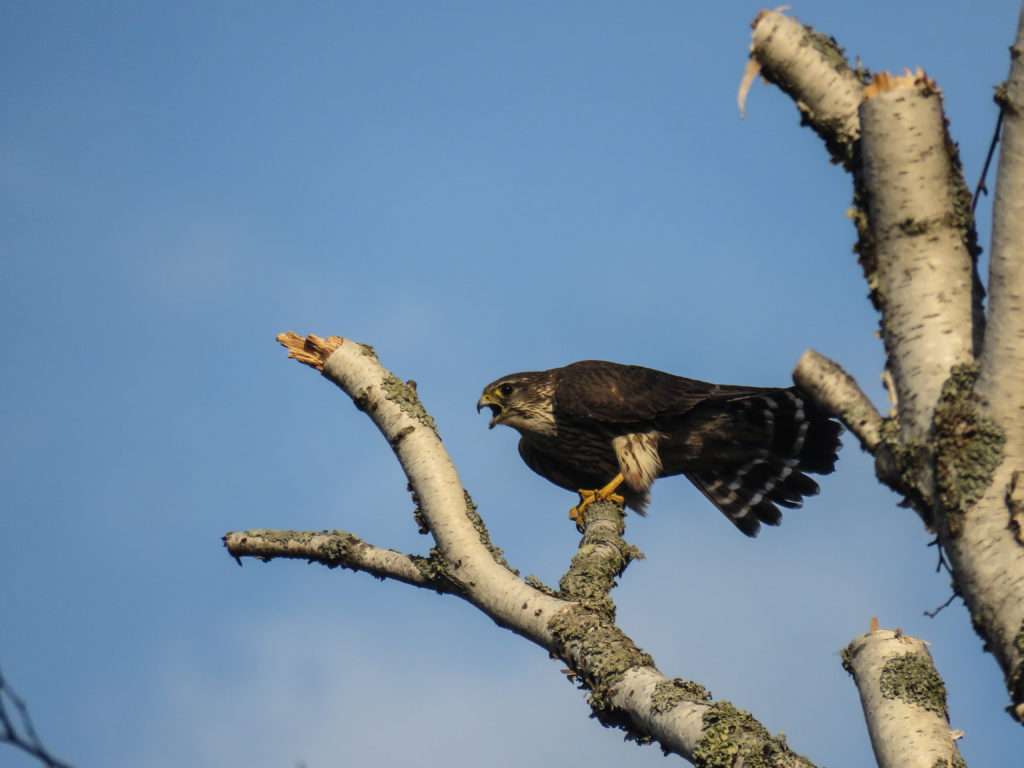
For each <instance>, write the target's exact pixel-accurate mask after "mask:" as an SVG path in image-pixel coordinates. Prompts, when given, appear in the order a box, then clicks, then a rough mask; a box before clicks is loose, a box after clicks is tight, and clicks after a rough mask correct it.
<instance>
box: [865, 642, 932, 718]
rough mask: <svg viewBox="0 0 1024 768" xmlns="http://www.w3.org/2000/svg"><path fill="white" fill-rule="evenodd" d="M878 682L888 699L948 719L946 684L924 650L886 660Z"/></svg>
mask: <svg viewBox="0 0 1024 768" xmlns="http://www.w3.org/2000/svg"><path fill="white" fill-rule="evenodd" d="M878 685H879V690H880V691H881V692H882V695H883V696H885V697H886V698H887V699H900V700H901V701H905V702H908V703H910V704H916V705H917V706H919V707H923V708H924V709H927V710H928V711H929V712H935V713H936V714H938V715H941V716H942V717H945V718H947V719H948V718H949V711H948V710H947V709H946V686H945V684H943V682H942V678H941V677H939V673H938V672H936V671H935V666H934V665H933V664H932V661H931V659H930V658H929V657H928V655H927V654H925V653H919V652H915V653H906V654H903V655H902V656H894V657H892V658H891V659H889V660H888V661H887V662H885V666H884V667H883V668H882V677H881V680H880V681H879V684H878Z"/></svg>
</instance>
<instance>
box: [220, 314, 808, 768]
mask: <svg viewBox="0 0 1024 768" xmlns="http://www.w3.org/2000/svg"><path fill="white" fill-rule="evenodd" d="M278 340H279V341H280V342H281V343H282V344H283V345H284V346H286V347H288V349H289V356H290V357H293V358H295V359H296V360H299V361H300V362H302V363H303V364H305V365H309V366H310V367H312V368H314V369H316V370H319V371H321V372H322V373H323V375H324V376H325V377H327V378H328V379H330V380H331V381H332V382H334V383H335V384H337V385H338V386H339V387H341V388H342V389H343V390H344V391H345V392H346V393H347V394H348V395H349V396H350V397H351V398H352V400H353V402H354V403H355V404H356V405H357V406H358V407H359V409H360V410H362V411H363V412H365V413H366V414H367V415H368V416H369V417H370V418H371V419H372V420H373V422H374V423H375V424H376V425H377V427H378V429H379V430H380V431H381V433H382V435H383V436H384V437H385V439H387V441H388V443H389V445H390V446H391V449H392V451H393V452H394V453H395V456H396V457H397V458H398V460H399V462H400V463H401V465H402V467H403V469H404V470H405V472H406V476H407V478H408V479H409V484H410V486H411V487H412V488H413V491H414V494H415V498H416V500H417V502H418V505H419V507H418V510H417V519H418V520H419V521H420V523H421V524H422V526H423V527H424V528H425V529H426V530H427V532H429V533H430V535H431V536H432V537H433V539H434V542H435V544H436V547H435V548H434V549H433V550H432V553H431V555H430V556H429V557H420V556H417V555H406V554H402V553H399V552H394V551H391V550H387V549H382V548H380V547H376V546H372V545H370V544H367V543H365V542H363V541H361V540H360V539H358V538H357V537H356V536H355V535H353V534H350V533H346V532H343V531H334V532H322V531H321V532H302V531H266V530H254V531H245V532H234V533H229V534H227V535H226V536H225V537H224V541H225V544H226V546H227V547H228V550H229V552H230V553H231V554H232V555H234V556H235V557H239V558H240V557H254V558H257V559H260V560H270V559H274V558H279V557H283V558H302V559H307V560H310V561H313V562H319V563H323V564H325V565H328V566H342V567H346V568H351V569H354V570H360V571H365V572H367V573H371V574H372V575H374V576H377V577H380V578H394V579H397V580H399V581H403V582H404V583H406V584H410V585H413V586H418V587H423V588H428V589H433V590H436V591H438V592H443V593H449V594H453V595H455V596H458V597H461V598H462V599H465V600H467V601H469V602H471V603H472V604H473V605H475V606H477V607H478V608H479V609H480V610H481V611H483V612H484V613H485V614H487V615H488V616H490V617H491V618H492V619H493V620H494V621H495V622H496V623H497V624H499V625H501V626H503V627H506V628H507V629H510V630H512V631H513V632H516V633H518V634H520V635H522V636H524V637H527V638H529V639H530V640H532V641H533V642H535V643H536V644H538V645H540V646H541V647H543V648H545V649H546V650H547V651H548V652H549V653H551V654H552V655H554V656H556V657H558V658H559V659H561V660H562V661H563V662H564V663H565V664H566V666H567V667H568V668H569V672H570V677H571V678H572V679H573V680H575V681H576V682H577V683H578V684H579V685H580V686H581V687H582V688H584V689H585V690H587V691H588V692H589V694H590V697H589V703H590V705H591V709H592V711H593V714H594V716H596V717H597V719H598V720H600V721H601V722H602V723H603V724H605V725H608V726H614V727H619V728H622V729H623V730H625V731H626V733H627V737H628V738H632V739H634V740H636V741H638V742H642V743H644V742H649V741H656V742H658V743H659V744H660V746H661V748H662V749H663V750H664V751H665V752H666V753H669V752H672V753H676V754H678V755H680V756H682V757H684V758H686V759H687V760H690V761H691V762H696V763H698V764H710V765H733V764H735V765H744V764H756V763H755V761H756V760H761V761H763V760H764V759H765V758H768V759H769V760H770V763H771V764H772V765H776V766H780V768H786V767H792V768H813V764H812V763H811V762H810V761H808V760H807V759H806V758H804V757H802V756H800V755H798V754H796V753H795V752H793V751H792V750H791V749H790V748H789V747H788V746H787V745H786V743H785V740H784V739H783V738H780V737H774V736H772V735H771V734H770V733H768V731H767V730H766V729H765V728H764V726H762V725H761V724H760V723H758V722H757V720H755V719H754V718H753V717H752V716H751V715H749V714H748V713H746V712H743V711H742V710H739V709H736V708H735V707H733V706H732V705H731V704H730V703H729V702H727V701H718V702H711V700H710V698H711V697H710V694H709V693H708V692H707V691H706V690H705V689H704V688H703V687H702V686H701V685H699V684H697V683H693V682H688V681H684V680H681V679H674V680H670V679H667V678H665V677H664V675H662V674H661V672H659V671H658V669H657V668H656V667H655V666H654V660H653V659H652V658H651V657H650V656H649V655H647V654H646V653H644V652H643V651H642V650H641V649H640V648H639V647H638V646H637V645H636V644H635V643H634V642H633V640H632V639H631V638H629V637H628V636H627V635H626V634H625V633H624V632H622V630H621V629H619V627H618V626H617V625H616V624H615V620H614V616H615V606H614V603H613V601H612V598H611V596H610V594H609V593H610V591H611V589H612V587H613V586H614V585H615V581H616V579H617V578H618V577H619V576H620V575H621V574H622V572H623V571H624V569H625V568H626V566H627V565H628V564H629V562H630V561H631V560H632V559H634V558H636V557H638V556H639V553H638V552H637V551H636V550H635V549H634V548H633V547H631V546H630V545H628V544H627V543H626V542H625V541H624V540H623V538H622V535H623V533H624V531H625V516H624V513H623V510H622V509H621V508H620V507H618V506H616V505H615V504H613V503H611V502H598V503H594V504H591V505H590V506H589V507H587V509H586V510H585V511H584V513H583V514H582V516H581V519H580V520H579V521H578V524H579V527H580V528H581V530H582V532H583V537H582V539H581V541H580V546H579V550H578V552H577V553H576V556H575V557H574V558H573V560H572V563H571V564H570V566H569V569H568V570H567V572H566V573H565V575H564V576H563V577H562V579H561V581H560V583H559V589H558V590H557V591H555V590H551V589H549V588H547V587H544V586H543V585H541V584H539V583H537V582H536V581H535V580H523V579H520V578H519V576H518V574H517V573H516V572H515V571H513V570H512V569H511V568H510V567H509V566H508V564H507V563H506V562H505V561H504V559H503V558H502V556H501V552H500V550H498V549H497V548H496V547H494V546H493V545H492V544H491V542H490V538H489V536H488V534H487V530H486V527H485V526H484V524H483V521H482V520H481V519H480V517H479V516H478V515H477V514H476V508H475V506H474V505H473V503H472V501H470V499H469V497H468V495H467V494H466V493H465V491H464V490H463V488H462V486H461V483H460V481H459V479H458V475H457V474H456V472H455V468H454V467H453V466H452V465H451V460H450V458H449V457H448V454H447V452H446V451H445V449H444V447H443V446H442V445H441V441H440V438H439V437H438V435H437V432H436V428H435V426H434V423H433V419H432V418H431V417H430V416H429V414H427V412H426V410H425V409H424V408H423V406H422V405H421V404H420V401H419V398H418V397H417V396H416V391H415V388H414V387H413V386H412V385H411V384H409V383H402V381H401V380H399V379H398V378H397V377H395V376H394V375H393V374H392V373H391V372H390V371H387V370H386V369H385V368H383V367H382V366H381V365H380V363H379V361H378V360H377V356H376V353H375V352H374V351H373V349H372V348H370V347H367V346H366V345H362V344H357V343H355V342H352V341H350V340H347V339H342V338H340V337H336V336H332V337H328V338H326V339H324V338H321V337H318V336H309V337H306V338H301V337H299V336H297V335H295V334H291V333H289V334H282V335H281V336H280V337H278Z"/></svg>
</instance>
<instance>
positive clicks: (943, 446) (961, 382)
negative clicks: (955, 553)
mask: <svg viewBox="0 0 1024 768" xmlns="http://www.w3.org/2000/svg"><path fill="white" fill-rule="evenodd" d="M977 378H978V365H977V364H976V363H965V364H963V365H957V366H954V367H953V369H952V370H951V371H950V376H949V378H948V379H947V380H946V382H945V384H943V386H942V394H941V395H940V396H939V402H938V405H937V406H936V407H935V420H934V425H935V450H936V456H935V479H936V483H937V485H938V488H939V500H940V501H941V502H942V505H943V506H944V507H945V508H946V509H947V510H948V511H949V512H952V513H962V512H965V511H967V510H968V509H969V508H970V507H971V506H973V505H974V504H975V503H977V501H978V500H979V499H980V498H981V497H982V495H983V494H984V493H985V490H986V489H987V488H988V487H989V485H991V483H992V478H993V476H994V475H995V470H996V469H997V468H998V467H999V465H1000V464H1002V462H1003V446H1004V445H1005V444H1006V435H1005V433H1004V432H1003V430H1002V428H1001V427H1000V426H999V425H998V424H996V422H995V421H994V420H992V419H991V418H989V417H988V416H987V415H985V412H984V405H985V403H984V402H983V401H982V399H981V398H980V397H979V396H978V395H977V394H975V392H974V383H975V381H976V380H977ZM956 530H957V525H956V521H955V520H953V519H951V521H950V531H951V532H952V533H956Z"/></svg>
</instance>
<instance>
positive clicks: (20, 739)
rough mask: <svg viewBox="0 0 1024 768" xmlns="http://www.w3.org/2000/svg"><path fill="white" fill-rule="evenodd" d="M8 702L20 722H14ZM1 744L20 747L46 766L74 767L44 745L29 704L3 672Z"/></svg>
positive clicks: (50, 767)
mask: <svg viewBox="0 0 1024 768" xmlns="http://www.w3.org/2000/svg"><path fill="white" fill-rule="evenodd" d="M8 702H10V704H11V706H12V707H13V708H14V710H15V711H16V712H17V713H18V714H17V719H18V720H19V721H20V723H16V722H14V719H13V718H12V716H11V713H10V712H8V711H7V704H8ZM0 744H10V745H11V746H12V747H16V748H18V749H20V750H21V751H22V752H25V753H26V754H28V755H31V756H32V757H34V758H36V759H37V760H38V761H39V762H40V763H42V764H43V765H45V766H46V768H72V766H71V764H70V763H65V762H63V761H61V760H58V759H57V758H56V757H54V756H53V755H51V754H50V752H49V750H48V749H46V747H44V746H43V743H42V741H40V739H39V735H38V734H37V733H36V729H35V726H34V725H32V718H31V716H29V713H28V706H27V705H26V704H25V702H24V700H23V699H22V698H21V697H20V696H18V694H16V693H15V692H14V691H13V690H11V687H10V686H9V685H7V682H6V681H5V680H4V676H3V673H2V672H0Z"/></svg>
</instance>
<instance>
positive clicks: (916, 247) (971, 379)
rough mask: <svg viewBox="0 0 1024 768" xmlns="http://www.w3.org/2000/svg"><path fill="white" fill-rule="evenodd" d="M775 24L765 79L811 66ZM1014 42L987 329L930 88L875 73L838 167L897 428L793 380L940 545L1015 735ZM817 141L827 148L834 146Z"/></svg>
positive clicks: (1020, 220)
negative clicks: (1001, 688)
mask: <svg viewBox="0 0 1024 768" xmlns="http://www.w3.org/2000/svg"><path fill="white" fill-rule="evenodd" d="M769 24H770V25H775V26H771V27H765V26H764V25H769ZM781 24H782V22H779V21H778V20H777V19H776V18H775V16H774V15H772V14H761V15H759V17H758V22H757V23H756V24H755V31H754V37H755V41H757V40H759V39H761V40H763V41H764V44H763V45H759V44H757V43H755V46H754V48H753V53H752V56H754V57H760V56H764V57H766V61H765V65H764V66H765V68H766V70H770V71H780V72H787V71H788V70H789V69H791V68H799V66H805V67H808V68H812V67H817V68H818V69H820V68H821V66H822V64H821V63H820V62H813V61H811V62H810V63H807V56H806V54H798V53H796V52H793V51H789V52H787V50H788V49H787V48H786V47H784V46H774V47H773V36H774V32H773V31H772V30H775V29H781V28H782V27H781V26H779V25H781ZM790 26H793V25H790ZM793 28H794V29H796V27H793ZM1022 30H1024V17H1022V22H1021V27H1020V29H1019V30H1018V34H1017V42H1016V43H1015V44H1014V46H1013V48H1012V49H1011V54H1012V63H1011V69H1010V78H1009V80H1008V82H1007V84H1006V86H1005V88H1003V89H1002V90H1001V93H1000V96H999V101H1000V103H1001V105H1002V106H1003V109H1004V122H1005V121H1012V123H1013V126H1012V128H1011V129H1009V130H1008V131H1007V134H1006V135H1005V137H1004V146H1003V150H1002V152H1001V154H1000V161H999V179H998V182H997V200H996V201H995V216H996V222H995V227H994V235H993V256H992V266H991V273H990V285H989V289H990V293H991V296H992V301H991V312H990V315H991V317H990V318H989V319H988V321H987V323H986V318H985V317H984V314H983V310H982V296H983V290H982V287H981V283H980V280H979V277H978V273H977V265H976V259H977V255H978V253H979V251H980V249H979V248H978V246H977V238H976V233H975V229H974V220H973V217H972V215H971V211H970V205H969V201H970V195H969V191H968V189H967V186H966V184H965V183H964V180H963V173H962V169H961V167H960V162H959V157H958V155H957V152H956V147H955V144H954V143H953V142H952V140H951V139H950V137H949V135H948V133H947V130H946V120H945V117H944V115H943V108H942V101H941V94H940V92H939V89H938V87H937V86H936V84H935V83H934V82H933V81H932V80H930V79H929V78H928V77H926V76H925V75H924V73H923V72H921V71H920V70H918V71H917V73H916V74H910V73H907V74H906V75H904V76H899V77H893V76H891V75H888V74H883V75H878V76H875V78H874V79H873V80H872V82H871V84H870V85H869V86H868V87H867V88H865V89H864V90H863V93H862V96H863V99H862V101H861V103H860V105H859V109H858V121H857V122H858V130H854V129H853V128H851V127H850V126H849V124H848V123H846V124H845V125H846V127H845V128H844V129H843V131H842V135H843V136H859V137H860V138H859V139H856V138H854V139H853V140H852V141H853V146H852V155H851V157H852V158H853V159H854V161H855V162H851V163H847V164H846V166H845V167H847V169H848V170H850V171H851V173H852V175H853V182H854V210H853V212H852V218H853V220H854V223H855V225H856V226H857V230H858V241H857V246H856V250H857V252H858V253H859V256H860V259H859V260H860V263H861V265H862V267H863V269H864V275H865V278H866V279H867V282H868V287H869V290H870V291H871V297H872V300H873V301H874V303H875V306H876V308H877V309H878V310H879V312H880V313H881V329H882V338H883V341H884V343H885V348H886V353H887V364H886V370H885V372H884V373H885V376H884V378H886V380H887V382H889V383H891V387H890V390H891V392H893V394H894V395H895V397H894V400H895V408H894V409H893V414H892V417H891V418H889V419H885V420H883V421H882V422H881V424H880V426H879V425H878V424H877V421H876V420H875V419H874V417H873V416H871V415H870V411H867V413H868V414H869V415H868V417H867V418H868V421H867V422H862V421H861V414H863V413H865V410H864V408H862V407H860V406H858V405H857V403H858V401H859V397H858V395H857V393H856V392H855V391H852V390H850V389H849V387H848V386H847V384H848V383H845V384H844V383H843V382H842V381H841V379H838V378H836V375H835V374H834V372H830V371H829V370H827V366H825V365H824V364H822V363H821V362H820V361H814V360H806V359H805V360H802V361H801V363H800V365H799V366H798V371H797V372H796V373H795V375H796V376H798V377H800V378H798V381H800V383H801V385H802V386H804V387H805V388H807V389H808V390H809V391H811V392H813V393H815V394H814V396H815V397H817V398H819V399H820V400H822V401H824V402H826V403H828V402H830V401H831V406H832V407H833V410H834V412H835V413H837V414H838V415H839V416H840V418H841V419H842V421H843V422H844V423H845V424H846V426H848V427H849V428H850V429H851V431H853V432H854V433H855V434H856V435H857V436H858V437H859V438H860V439H861V441H862V445H864V446H865V448H867V449H868V450H871V451H872V452H873V453H874V454H875V458H876V469H877V472H878V476H879V479H881V480H882V481H883V482H885V483H887V484H888V485H890V486H891V487H892V488H894V489H895V490H897V491H898V492H900V493H903V494H904V495H905V496H906V497H907V501H908V502H909V504H910V506H912V507H913V508H914V509H915V511H917V512H918V514H919V515H920V516H921V517H922V519H923V520H924V522H925V524H926V525H927V526H928V527H929V528H930V529H932V530H934V531H935V532H936V533H937V535H938V541H939V544H940V545H941V546H942V548H943V550H944V551H945V553H946V554H947V555H948V560H949V563H950V565H951V569H952V572H953V579H954V587H955V589H956V592H957V594H959V595H960V596H962V597H963V599H964V602H965V603H966V604H967V607H968V609H969V610H970V613H971V619H972V623H973V625H974V626H975V628H976V629H977V631H978V633H979V634H980V635H981V636H982V637H983V638H984V640H985V641H986V648H987V649H989V650H991V651H992V652H993V653H994V654H995V656H996V659H997V660H998V662H999V664H1000V666H1001V668H1002V670H1003V673H1004V675H1005V681H1006V687H1007V690H1008V692H1009V693H1010V698H1011V701H1012V705H1011V707H1010V711H1011V713H1012V714H1013V715H1014V716H1015V717H1016V718H1017V719H1018V720H1020V721H1021V722H1022V723H1024V386H1022V385H1021V382H1022V381H1024V343H1022V342H1024V202H1022V199H1021V196H1020V194H1019V190H1020V189H1021V188H1022V187H1024V127H1022V121H1021V119H1020V115H1021V111H1022V109H1024V63H1022V60H1021V58H1022V53H1024V31H1022ZM808 34H809V35H811V36H812V37H813V35H812V34H811V33H808ZM814 34H816V33H814ZM835 49H836V50H839V49H838V46H835ZM769 50H773V51H774V52H773V53H772V56H774V57H776V58H777V56H778V55H783V56H789V58H790V62H789V64H780V63H779V62H778V61H776V59H775V58H771V60H770V61H769V60H768V58H767V57H768V55H769V54H768V53H767V52H768V51H769ZM812 58H813V57H812ZM801 62H804V63H803V64H801ZM807 80H808V78H801V77H798V76H790V77H788V78H787V79H786V84H785V85H783V86H782V87H783V89H784V90H785V91H786V93H788V94H789V95H790V96H791V97H792V98H793V99H794V100H795V101H796V102H797V105H798V107H799V108H800V109H801V111H803V110H804V106H803V105H804V104H806V103H808V102H809V100H812V99H814V98H819V97H818V96H817V95H816V93H815V88H814V87H813V86H812V85H809V84H807ZM832 87H833V88H835V89H836V100H837V101H843V100H845V99H847V98H848V96H847V87H846V86H845V85H836V84H833V85H832ZM815 130H818V132H819V133H822V131H821V130H820V129H819V128H818V127H816V128H815ZM824 138H825V141H826V144H828V145H829V146H830V147H831V146H832V143H834V142H835V141H837V139H835V138H830V137H829V136H827V135H825V136H824ZM986 326H987V328H986ZM982 342H984V344H983V343H982ZM979 355H980V364H979V363H977V362H976V358H977V357H978V356H979ZM833 385H838V386H839V387H840V389H839V390H836V389H834V388H833ZM844 409H845V410H844ZM875 427H878V429H877V435H878V436H880V438H881V440H880V441H879V442H877V443H875V438H876V430H875ZM872 445H874V446H875V447H874V448H872V447H871V446H872Z"/></svg>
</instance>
